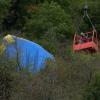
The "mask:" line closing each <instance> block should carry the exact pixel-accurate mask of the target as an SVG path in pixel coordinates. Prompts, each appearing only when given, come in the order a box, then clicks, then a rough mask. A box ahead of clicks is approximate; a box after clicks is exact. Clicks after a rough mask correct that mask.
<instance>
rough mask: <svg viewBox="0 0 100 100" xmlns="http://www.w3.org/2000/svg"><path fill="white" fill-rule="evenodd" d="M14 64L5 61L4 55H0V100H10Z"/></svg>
mask: <svg viewBox="0 0 100 100" xmlns="http://www.w3.org/2000/svg"><path fill="white" fill-rule="evenodd" d="M15 65H16V64H15V63H13V62H12V61H7V59H6V57H5V56H4V55H0V99H1V100H10V99H9V98H10V96H11V91H12V85H11V83H12V80H13V73H14V72H15Z"/></svg>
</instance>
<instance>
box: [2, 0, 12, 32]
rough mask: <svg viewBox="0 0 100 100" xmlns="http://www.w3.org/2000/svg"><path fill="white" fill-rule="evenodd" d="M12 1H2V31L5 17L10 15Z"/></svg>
mask: <svg viewBox="0 0 100 100" xmlns="http://www.w3.org/2000/svg"><path fill="white" fill-rule="evenodd" d="M10 3H11V0H0V31H1V29H2V22H3V19H4V18H5V16H7V14H8V10H9V8H10V6H11V5H10Z"/></svg>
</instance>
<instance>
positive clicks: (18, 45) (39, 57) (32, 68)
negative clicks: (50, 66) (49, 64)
mask: <svg viewBox="0 0 100 100" xmlns="http://www.w3.org/2000/svg"><path fill="white" fill-rule="evenodd" d="M13 38H14V40H15V43H11V44H9V45H7V47H6V49H5V52H6V55H7V58H8V59H15V60H16V61H17V63H18V68H25V69H27V70H28V71H29V72H32V73H36V72H39V71H40V70H41V69H44V68H45V65H46V61H47V60H52V61H54V57H53V55H52V54H50V53H49V52H48V51H46V50H45V49H44V48H42V47H41V46H40V45H38V44H36V43H34V42H32V41H29V40H26V39H23V38H19V37H16V36H13Z"/></svg>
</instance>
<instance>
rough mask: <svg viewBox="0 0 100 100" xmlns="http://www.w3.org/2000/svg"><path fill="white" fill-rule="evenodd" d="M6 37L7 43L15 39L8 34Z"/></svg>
mask: <svg viewBox="0 0 100 100" xmlns="http://www.w3.org/2000/svg"><path fill="white" fill-rule="evenodd" d="M4 39H5V40H6V41H7V43H9V44H10V43H14V42H15V40H14V39H13V37H12V35H7V36H5V37H4Z"/></svg>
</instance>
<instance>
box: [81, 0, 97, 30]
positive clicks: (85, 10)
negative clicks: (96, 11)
mask: <svg viewBox="0 0 100 100" xmlns="http://www.w3.org/2000/svg"><path fill="white" fill-rule="evenodd" d="M85 16H86V17H87V18H88V20H89V22H90V24H91V26H92V28H93V30H94V31H96V29H95V26H94V25H93V23H92V21H91V18H90V17H89V15H88V5H87V0H86V1H85V6H84V15H83V18H84V17H85Z"/></svg>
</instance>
